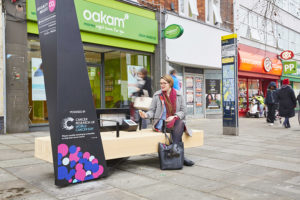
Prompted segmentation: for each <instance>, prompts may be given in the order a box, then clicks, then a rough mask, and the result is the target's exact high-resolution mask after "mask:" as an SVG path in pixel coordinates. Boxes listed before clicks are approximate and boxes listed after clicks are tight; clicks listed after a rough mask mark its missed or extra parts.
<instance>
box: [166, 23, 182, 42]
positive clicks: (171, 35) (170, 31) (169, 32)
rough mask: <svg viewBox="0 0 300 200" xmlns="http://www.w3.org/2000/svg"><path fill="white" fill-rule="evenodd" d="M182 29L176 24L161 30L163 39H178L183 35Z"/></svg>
mask: <svg viewBox="0 0 300 200" xmlns="http://www.w3.org/2000/svg"><path fill="white" fill-rule="evenodd" d="M183 31H184V29H183V27H182V26H180V25H178V24H171V25H169V26H168V27H167V28H165V29H164V30H163V37H164V38H168V39H176V38H179V37H180V36H181V35H182V34H183Z"/></svg>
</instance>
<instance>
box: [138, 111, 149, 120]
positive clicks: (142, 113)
mask: <svg viewBox="0 0 300 200" xmlns="http://www.w3.org/2000/svg"><path fill="white" fill-rule="evenodd" d="M139 114H140V116H141V118H143V119H145V118H147V114H146V113H145V112H144V111H141V110H139Z"/></svg>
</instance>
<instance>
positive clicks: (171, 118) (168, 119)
mask: <svg viewBox="0 0 300 200" xmlns="http://www.w3.org/2000/svg"><path fill="white" fill-rule="evenodd" d="M174 118H175V116H170V117H168V118H167V119H166V122H170V121H172V120H173V119H174Z"/></svg>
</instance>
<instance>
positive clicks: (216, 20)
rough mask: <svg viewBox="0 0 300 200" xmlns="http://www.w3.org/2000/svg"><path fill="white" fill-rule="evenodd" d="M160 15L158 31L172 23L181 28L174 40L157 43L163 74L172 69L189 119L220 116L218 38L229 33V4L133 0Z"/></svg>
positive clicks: (208, 0) (199, 0) (229, 0)
mask: <svg viewBox="0 0 300 200" xmlns="http://www.w3.org/2000/svg"><path fill="white" fill-rule="evenodd" d="M136 2H138V3H139V4H142V5H144V6H146V7H153V8H156V9H157V10H158V12H161V13H162V15H163V16H164V17H163V19H162V20H161V21H162V25H163V27H162V29H164V28H166V27H168V26H169V25H172V24H178V25H180V26H182V27H183V29H184V33H183V35H182V36H181V37H179V38H177V39H167V38H164V39H162V40H161V46H162V48H163V52H164V53H163V54H162V58H161V59H162V62H163V64H162V66H164V68H165V69H164V70H162V71H163V72H165V73H168V72H169V71H170V70H172V69H175V70H176V71H177V77H178V79H179V80H180V83H181V92H182V93H183V94H184V97H185V101H186V103H187V115H188V117H191V118H199V117H200V118H201V117H207V118H213V117H220V115H221V113H222V110H221V105H222V104H221V84H222V74H221V36H223V35H228V34H230V33H232V30H233V1H232V0H227V1H220V0H157V1H154V2H153V1H150V0H148V1H146V0H137V1H136Z"/></svg>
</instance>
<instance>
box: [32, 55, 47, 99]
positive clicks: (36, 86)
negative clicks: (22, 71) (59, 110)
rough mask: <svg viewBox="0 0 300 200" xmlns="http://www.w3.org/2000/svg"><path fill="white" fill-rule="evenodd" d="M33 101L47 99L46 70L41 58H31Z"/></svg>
mask: <svg viewBox="0 0 300 200" xmlns="http://www.w3.org/2000/svg"><path fill="white" fill-rule="evenodd" d="M31 80H32V101H46V91H45V83H44V72H43V65H42V59H41V58H31Z"/></svg>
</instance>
